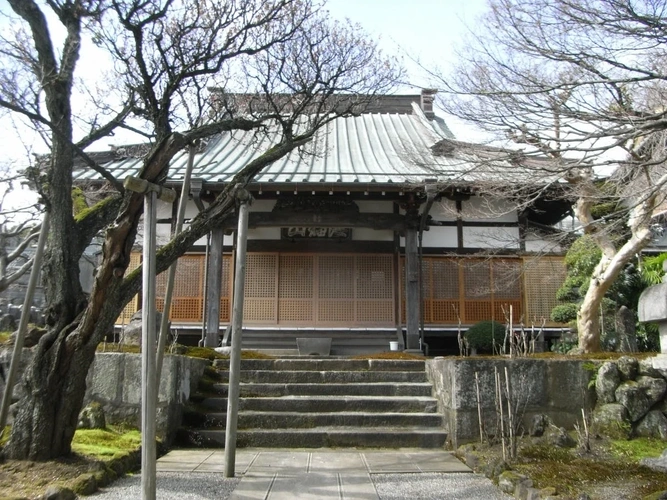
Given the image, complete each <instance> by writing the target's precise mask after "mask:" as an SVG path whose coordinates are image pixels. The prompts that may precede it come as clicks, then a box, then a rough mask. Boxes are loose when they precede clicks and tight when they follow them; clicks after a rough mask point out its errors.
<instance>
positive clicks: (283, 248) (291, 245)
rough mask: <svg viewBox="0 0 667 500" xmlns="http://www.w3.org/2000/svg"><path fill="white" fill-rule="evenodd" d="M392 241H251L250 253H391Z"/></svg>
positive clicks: (249, 243) (249, 244)
mask: <svg viewBox="0 0 667 500" xmlns="http://www.w3.org/2000/svg"><path fill="white" fill-rule="evenodd" d="M392 251H393V242H391V241H340V242H339V241H331V240H317V239H312V240H309V239H301V240H295V241H290V240H249V241H248V252H297V253H299V252H304V253H341V252H347V253H391V252H392Z"/></svg>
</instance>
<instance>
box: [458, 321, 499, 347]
mask: <svg viewBox="0 0 667 500" xmlns="http://www.w3.org/2000/svg"><path fill="white" fill-rule="evenodd" d="M465 339H466V340H467V341H468V345H469V346H470V347H471V348H473V349H477V350H478V351H482V352H493V345H494V342H495V343H496V344H502V343H503V340H504V339H505V325H503V324H502V323H498V322H497V321H480V322H479V323H477V324H476V325H473V326H471V327H470V328H469V329H468V331H467V332H466V333H465Z"/></svg>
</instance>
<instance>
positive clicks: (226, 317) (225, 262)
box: [220, 255, 233, 323]
mask: <svg viewBox="0 0 667 500" xmlns="http://www.w3.org/2000/svg"><path fill="white" fill-rule="evenodd" d="M232 278H233V277H232V256H231V255H223V256H222V287H221V288H222V289H221V290H220V321H222V322H224V323H229V322H230V321H231V316H232V314H231V304H232Z"/></svg>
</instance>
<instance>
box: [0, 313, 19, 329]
mask: <svg viewBox="0 0 667 500" xmlns="http://www.w3.org/2000/svg"><path fill="white" fill-rule="evenodd" d="M14 330H16V320H15V319H14V316H12V315H11V314H3V315H2V317H0V332H11V331H14Z"/></svg>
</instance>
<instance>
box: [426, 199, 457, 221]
mask: <svg viewBox="0 0 667 500" xmlns="http://www.w3.org/2000/svg"><path fill="white" fill-rule="evenodd" d="M429 214H430V215H431V217H433V219H435V220H448V221H452V220H456V217H457V212H456V202H455V201H452V200H449V199H447V198H443V199H441V200H438V201H437V202H435V203H434V204H433V206H432V207H431V211H430V212H429Z"/></svg>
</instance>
